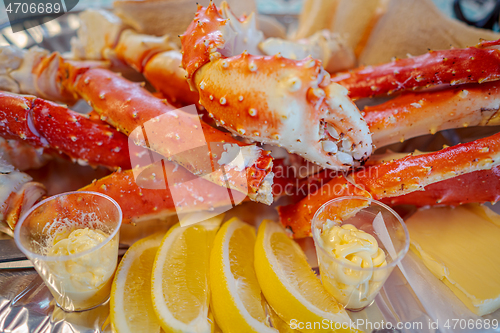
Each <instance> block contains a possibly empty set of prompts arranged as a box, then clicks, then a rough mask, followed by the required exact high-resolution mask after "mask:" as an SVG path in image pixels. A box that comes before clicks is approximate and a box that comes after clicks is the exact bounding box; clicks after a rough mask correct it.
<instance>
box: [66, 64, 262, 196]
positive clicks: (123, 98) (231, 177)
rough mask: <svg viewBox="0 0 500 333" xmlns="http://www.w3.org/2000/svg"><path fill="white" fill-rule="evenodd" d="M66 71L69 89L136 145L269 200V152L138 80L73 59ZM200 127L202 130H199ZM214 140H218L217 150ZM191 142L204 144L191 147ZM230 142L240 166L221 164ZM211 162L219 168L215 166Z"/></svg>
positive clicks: (194, 172)
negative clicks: (237, 150)
mask: <svg viewBox="0 0 500 333" xmlns="http://www.w3.org/2000/svg"><path fill="white" fill-rule="evenodd" d="M67 71H68V72H69V73H71V74H69V75H68V76H67V79H66V80H65V82H64V84H65V86H66V87H67V88H68V90H71V91H73V92H75V93H76V94H77V95H79V96H81V97H82V98H84V99H85V100H86V101H87V102H89V104H91V105H92V107H93V108H94V110H95V111H96V112H97V113H99V114H100V115H101V119H102V120H103V121H106V122H108V123H110V124H111V125H113V126H115V127H116V128H117V129H118V130H120V131H121V132H123V133H125V134H126V135H130V138H131V139H132V140H133V141H134V142H135V143H136V144H138V145H140V146H143V147H147V148H150V149H152V150H153V151H155V152H157V153H159V154H161V155H162V156H165V157H167V158H168V159H171V160H172V161H175V162H177V163H178V164H179V165H181V166H183V167H185V168H186V169H187V170H189V171H190V172H192V173H193V174H195V175H204V177H206V178H207V179H208V180H210V181H212V182H214V183H216V184H218V185H222V186H226V180H227V183H228V184H229V187H230V188H231V189H234V190H237V191H240V192H241V193H244V194H247V193H248V196H249V197H250V198H251V199H252V200H254V201H259V202H263V203H266V204H270V203H271V202H272V191H271V185H272V171H271V169H272V157H271V156H270V155H269V153H268V152H266V151H263V150H262V149H260V148H258V147H256V146H254V145H247V144H244V143H242V142H239V141H237V140H235V139H234V138H233V137H232V136H231V135H229V134H227V133H224V132H221V131H219V130H217V129H215V128H213V127H211V126H209V125H207V124H205V123H204V122H202V121H200V119H199V117H198V115H196V114H189V113H187V112H184V111H181V110H176V109H175V108H174V107H172V106H171V105H170V104H168V103H167V102H166V101H165V100H160V99H158V98H156V97H154V96H153V95H152V94H151V93H149V92H148V91H147V90H145V89H143V88H142V87H141V86H140V85H139V84H137V83H133V82H130V81H128V80H126V79H124V78H122V77H121V76H119V75H117V74H115V73H113V72H111V71H108V70H105V69H90V70H88V71H84V72H83V73H82V72H81V71H80V70H79V69H78V68H75V67H74V66H73V65H72V64H68V66H67ZM72 71H76V74H73V73H72ZM200 126H201V130H202V131H203V132H202V135H197V134H196V133H197V132H199V131H197V129H198V128H199V127H200ZM144 133H146V134H144ZM207 143H208V146H207ZM212 143H215V144H218V148H219V149H218V150H217V151H216V148H217V147H214V145H212ZM194 147H207V149H202V150H193V149H192V148H194ZM231 147H236V148H237V147H241V152H242V154H243V157H244V159H245V161H244V163H243V165H242V166H241V167H240V168H237V167H234V168H233V167H224V162H223V161H222V160H223V154H224V153H225V152H226V153H229V152H228V151H229V150H230V149H231ZM207 154H209V158H208V160H207ZM211 156H212V157H213V158H210V157H211ZM216 158H217V160H215V159H216ZM219 158H220V159H219ZM207 161H208V163H207ZM228 162H231V160H229V161H228ZM215 163H218V164H219V166H220V167H219V168H217V167H216V165H215ZM224 173H225V174H227V178H226V176H225V175H224Z"/></svg>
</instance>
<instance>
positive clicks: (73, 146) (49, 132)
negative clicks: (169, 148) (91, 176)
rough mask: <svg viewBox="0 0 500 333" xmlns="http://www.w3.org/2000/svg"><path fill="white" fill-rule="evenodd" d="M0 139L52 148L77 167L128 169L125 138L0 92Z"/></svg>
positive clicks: (82, 118)
mask: <svg viewBox="0 0 500 333" xmlns="http://www.w3.org/2000/svg"><path fill="white" fill-rule="evenodd" d="M0 105H1V108H0V118H1V119H2V120H1V121H0V136H1V137H3V138H5V139H17V140H22V141H24V142H27V143H29V144H30V145H32V146H34V147H38V148H40V147H43V148H52V149H54V150H56V151H59V152H61V153H64V154H66V155H68V156H69V157H71V158H72V159H74V160H76V161H78V163H80V164H90V165H103V166H106V167H109V168H117V167H121V168H125V169H130V157H129V154H128V141H127V138H126V136H124V135H123V134H122V133H120V132H118V131H116V130H115V129H113V128H111V127H110V126H108V125H106V124H104V123H100V122H95V121H92V120H90V119H88V118H87V117H86V116H84V115H81V114H79V113H77V112H74V111H71V110H68V109H67V108H66V107H64V106H61V105H59V104H56V103H52V102H49V101H46V100H43V99H41V98H37V97H33V96H22V95H16V94H11V93H6V92H0Z"/></svg>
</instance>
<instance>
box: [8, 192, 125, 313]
mask: <svg viewBox="0 0 500 333" xmlns="http://www.w3.org/2000/svg"><path fill="white" fill-rule="evenodd" d="M121 223H122V211H121V209H120V206H119V205H118V203H117V202H116V201H114V200H113V199H112V198H110V197H108V196H107V195H104V194H101V193H97V192H85V191H76V192H68V193H62V194H59V195H56V196H53V197H50V198H48V199H45V200H43V201H41V202H40V203H38V204H37V205H35V206H33V207H32V208H31V209H30V210H29V211H28V212H27V213H26V214H24V215H23V216H22V217H21V219H20V220H19V222H18V224H17V226H16V229H15V231H14V239H15V241H16V244H17V246H18V247H19V249H20V250H21V251H22V252H23V253H24V254H25V255H26V256H27V257H28V259H30V260H31V262H32V263H33V265H34V267H35V269H36V270H37V272H38V274H40V276H41V277H42V279H43V281H44V282H45V284H46V285H47V287H48V288H49V290H50V292H51V293H52V295H53V296H54V298H55V300H56V302H57V305H58V306H59V307H60V308H61V309H63V310H64V311H83V310H88V309H91V308H94V307H96V306H98V305H100V304H102V303H104V302H106V301H107V300H108V298H109V294H110V290H111V283H112V278H113V275H114V272H115V269H116V265H117V260H118V238H119V233H118V231H119V229H120V226H121Z"/></svg>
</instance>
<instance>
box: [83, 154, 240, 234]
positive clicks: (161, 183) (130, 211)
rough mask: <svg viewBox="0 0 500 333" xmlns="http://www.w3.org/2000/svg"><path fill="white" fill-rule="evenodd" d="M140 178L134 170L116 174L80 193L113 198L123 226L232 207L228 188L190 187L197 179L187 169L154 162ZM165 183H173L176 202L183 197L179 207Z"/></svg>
mask: <svg viewBox="0 0 500 333" xmlns="http://www.w3.org/2000/svg"><path fill="white" fill-rule="evenodd" d="M142 170H144V172H142V173H141V175H140V179H137V180H136V178H135V177H134V172H133V170H127V171H117V172H115V173H113V174H111V175H109V176H107V177H104V178H102V179H100V180H97V181H94V182H93V183H92V184H90V185H88V186H86V187H84V188H82V189H81V190H83V191H96V192H100V193H103V194H106V195H109V196H110V197H112V198H113V199H115V200H116V201H117V202H118V204H119V205H120V207H121V208H122V211H123V222H124V223H133V224H134V223H137V222H141V221H143V220H148V219H153V218H164V217H167V216H171V215H174V214H176V213H189V212H199V211H202V210H206V211H212V210H214V209H216V208H219V207H224V206H227V205H228V204H229V205H231V202H230V201H228V200H227V189H225V188H222V187H220V186H218V185H216V184H214V183H212V182H209V181H207V180H204V179H199V181H198V182H197V183H196V185H197V186H189V185H186V184H189V181H191V180H194V179H197V178H198V176H195V175H193V174H192V173H190V172H188V171H187V170H186V169H184V168H182V167H179V166H177V165H176V164H175V163H171V162H167V161H165V162H164V163H154V164H151V165H150V166H148V167H146V168H143V169H142ZM164 172H165V173H168V174H169V175H173V177H171V176H169V177H168V181H169V182H170V183H171V184H174V185H173V186H174V188H175V191H176V197H175V198H176V200H179V199H180V198H182V205H179V203H177V204H176V202H174V198H173V196H172V192H171V189H170V186H169V185H168V183H167V181H166V178H165V176H164V175H165V174H164Z"/></svg>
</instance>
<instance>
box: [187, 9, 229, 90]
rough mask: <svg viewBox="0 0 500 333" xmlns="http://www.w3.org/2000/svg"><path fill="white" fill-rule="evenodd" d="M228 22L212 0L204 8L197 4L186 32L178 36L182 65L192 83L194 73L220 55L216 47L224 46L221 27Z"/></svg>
mask: <svg viewBox="0 0 500 333" xmlns="http://www.w3.org/2000/svg"><path fill="white" fill-rule="evenodd" d="M227 23H228V21H227V19H224V18H223V17H222V16H221V14H220V13H219V11H218V10H217V8H216V7H215V4H214V3H213V2H210V4H209V5H208V7H207V8H206V9H205V8H203V7H202V6H201V5H198V11H197V12H196V15H195V17H194V19H193V21H192V22H191V24H190V25H189V26H188V28H187V30H186V32H185V33H184V34H183V35H181V36H180V38H181V41H182V55H183V57H182V67H183V68H184V69H185V70H186V72H187V76H186V78H187V80H188V82H190V84H192V79H193V76H194V73H195V72H196V71H197V70H198V69H199V68H201V67H202V66H203V65H204V64H206V63H207V62H209V61H210V58H211V57H212V58H213V57H217V56H221V54H220V53H219V54H217V49H219V48H222V47H223V46H224V43H225V41H224V37H223V33H222V31H221V29H222V28H223V27H224V26H225V25H226V24H227Z"/></svg>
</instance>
